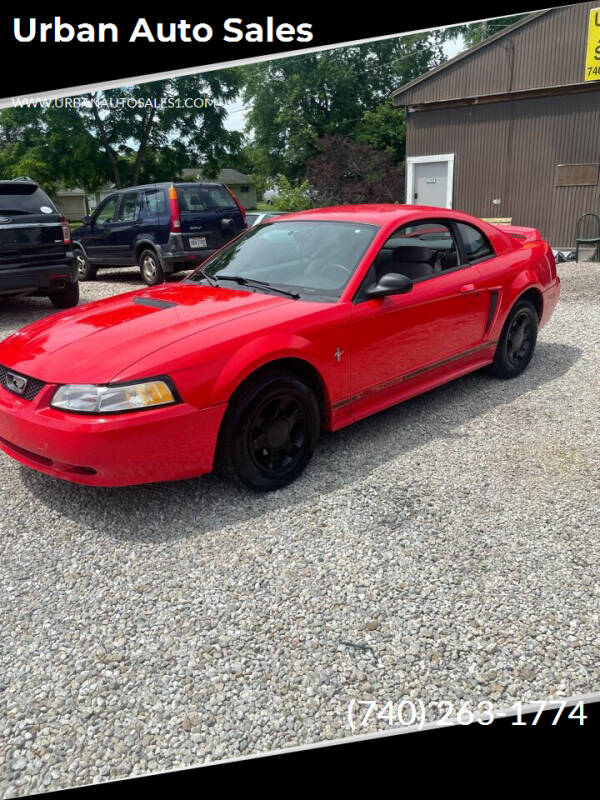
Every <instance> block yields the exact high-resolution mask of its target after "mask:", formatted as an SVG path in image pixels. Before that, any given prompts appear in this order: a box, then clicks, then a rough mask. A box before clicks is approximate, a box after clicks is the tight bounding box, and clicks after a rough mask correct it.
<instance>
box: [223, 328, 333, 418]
mask: <svg viewBox="0 0 600 800" xmlns="http://www.w3.org/2000/svg"><path fill="white" fill-rule="evenodd" d="M313 348H314V345H313V344H312V343H311V342H310V341H309V340H308V339H305V338H304V337H303V336H297V335H295V334H291V333H281V334H265V335H264V336H259V337H258V338H256V339H252V341H250V342H247V343H246V344H245V345H243V346H242V347H241V348H240V349H239V350H236V352H235V353H234V354H233V355H232V356H231V358H230V359H229V360H228V361H227V363H226V364H225V366H224V367H223V369H222V370H221V372H220V373H219V375H218V376H217V378H216V380H215V382H214V384H213V390H212V402H213V403H214V404H217V403H224V402H227V401H228V400H229V398H230V397H231V395H232V394H233V393H234V392H235V390H236V389H237V387H238V386H239V385H240V384H241V383H243V381H245V380H246V378H247V377H248V376H249V375H251V374H252V373H253V372H255V371H256V370H257V369H260V367H264V366H265V365H266V364H268V363H269V362H271V361H277V360H278V359H281V358H297V359H300V360H302V361H305V362H307V363H308V364H310V366H312V367H313V368H314V369H316V370H317V372H318V373H319V374H321V370H320V369H319V363H318V359H317V358H316V357H315V356H314V353H313ZM323 383H324V382H323Z"/></svg>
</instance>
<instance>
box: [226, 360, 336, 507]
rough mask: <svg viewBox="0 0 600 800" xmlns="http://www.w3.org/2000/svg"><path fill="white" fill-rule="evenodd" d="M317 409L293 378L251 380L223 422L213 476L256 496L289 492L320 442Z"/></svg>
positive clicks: (271, 374) (275, 375)
mask: <svg viewBox="0 0 600 800" xmlns="http://www.w3.org/2000/svg"><path fill="white" fill-rule="evenodd" d="M320 428H321V418H320V413H319V403H318V401H317V398H316V397H315V395H314V393H313V392H312V391H311V389H310V388H309V387H308V386H307V385H306V384H305V383H303V382H302V381H301V380H300V379H299V378H298V377H297V376H296V375H295V374H294V373H293V372H288V371H278V370H272V371H271V370H270V371H265V372H262V373H260V374H258V375H256V376H255V377H254V378H250V379H249V380H248V381H247V382H246V383H245V384H243V385H242V387H240V389H238V391H237V392H236V393H235V394H234V396H233V397H232V399H231V401H230V404H229V409H228V410H227V413H226V415H225V419H224V420H223V425H222V428H221V433H220V436H219V444H218V447H217V457H216V468H215V471H216V472H218V473H220V474H221V475H223V476H225V477H228V478H233V479H235V480H238V481H240V482H241V483H243V484H244V485H245V486H248V487H249V488H250V489H253V490H254V491H255V492H268V491H272V490H274V489H280V488H282V487H283V486H287V485H288V484H289V483H292V481H294V480H296V478H297V477H298V476H299V475H300V474H301V473H302V472H303V470H304V468H305V467H306V465H307V464H308V462H309V461H310V459H311V457H312V454H313V453H314V451H315V448H316V446H317V442H318V440H319V432H320Z"/></svg>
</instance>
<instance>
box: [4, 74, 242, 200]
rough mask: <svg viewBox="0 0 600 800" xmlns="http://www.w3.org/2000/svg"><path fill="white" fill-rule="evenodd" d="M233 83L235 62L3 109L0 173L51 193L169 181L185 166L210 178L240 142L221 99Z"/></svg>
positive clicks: (231, 93) (236, 85)
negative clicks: (80, 99) (73, 98)
mask: <svg viewBox="0 0 600 800" xmlns="http://www.w3.org/2000/svg"><path fill="white" fill-rule="evenodd" d="M240 87H241V73H240V71H239V69H238V68H236V69H231V70H227V71H226V72H211V73H209V74H208V75H206V76H203V75H192V76H186V77H183V78H174V79H169V80H166V81H159V82H156V83H151V84H146V85H143V86H130V87H126V88H123V89H111V90H109V91H106V92H104V93H100V92H97V93H94V94H93V95H92V98H93V100H94V101H95V103H94V104H82V105H80V107H79V108H76V107H74V104H73V105H70V106H67V105H65V104H64V103H63V104H61V103H60V102H58V103H56V104H51V105H48V106H47V107H45V108H40V107H37V108H34V107H30V108H27V107H22V108H12V109H5V110H3V111H0V175H1V176H2V177H5V178H11V177H15V176H17V175H23V174H25V175H29V176H30V177H31V178H34V179H35V180H38V181H39V182H40V183H41V184H43V185H44V187H45V188H46V189H47V190H48V191H50V192H54V191H56V189H57V188H58V187H60V186H66V187H69V188H73V187H76V186H77V187H81V188H84V189H86V190H87V191H94V190H96V189H99V188H101V187H102V186H104V185H106V183H109V182H112V183H114V185H115V186H117V187H119V188H120V187H122V186H127V185H132V184H133V185H135V184H139V183H143V182H148V183H149V182H153V181H160V180H169V179H173V178H177V177H179V176H180V174H181V172H182V170H183V169H184V168H185V167H189V166H198V167H199V168H201V170H202V171H203V172H204V174H205V175H206V176H207V177H214V176H216V175H217V173H218V171H219V169H220V168H221V167H222V166H225V164H227V165H228V166H229V163H228V162H229V161H230V158H231V156H232V155H235V154H236V153H238V152H239V150H240V147H241V145H242V140H243V136H242V134H241V133H240V132H239V131H229V130H227V128H226V127H225V124H224V123H225V118H226V110H225V105H224V103H225V102H226V101H229V100H231V99H233V98H234V97H235V96H237V94H238V93H239V91H240ZM207 98H208V99H209V101H210V102H209V103H206V99H207Z"/></svg>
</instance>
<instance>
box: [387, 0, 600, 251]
mask: <svg viewBox="0 0 600 800" xmlns="http://www.w3.org/2000/svg"><path fill="white" fill-rule="evenodd" d="M598 5H599V0H596V2H592V3H577V4H576V5H570V6H563V7H560V8H553V9H549V10H546V11H540V12H537V13H535V14H532V15H530V16H528V17H527V18H526V19H523V20H520V21H519V22H517V23H515V24H514V25H511V26H510V27H508V28H504V29H503V30H501V31H500V32H498V33H497V34H495V35H493V36H490V37H489V38H488V39H485V40H484V41H483V42H480V43H479V44H477V45H475V46H474V47H471V48H470V49H469V50H466V51H465V52H463V53H460V54H459V55H458V56H456V57H455V58H453V59H451V60H450V61H447V62H445V63H444V64H442V65H441V66H439V67H436V68H435V69H433V70H431V71H430V72H428V73H426V74H425V75H422V76H420V77H419V78H416V79H415V80H413V81H411V82H410V83H407V84H405V85H404V86H401V87H400V88H398V89H396V90H395V91H394V92H393V98H394V105H396V106H399V107H404V108H405V109H406V112H407V115H406V155H407V175H406V184H407V202H408V203H418V204H420V205H438V206H445V207H449V208H450V207H452V208H456V209H460V210H462V211H467V212H469V213H471V214H475V215H476V216H479V217H485V218H493V219H505V220H507V221H508V220H509V219H510V220H512V223H513V224H514V225H527V226H533V227H536V228H538V229H539V230H540V231H541V233H542V235H543V236H544V237H545V238H546V239H548V241H550V243H551V244H552V245H553V246H555V247H560V248H563V247H564V248H567V247H571V246H573V245H574V239H575V223H576V219H577V217H578V216H579V215H581V214H583V213H585V212H588V211H593V212H595V213H597V214H600V184H599V181H598V178H599V169H600V48H599V50H598V51H597V52H598V57H597V58H596V63H597V64H598V65H599V68H598V70H597V71H596V74H592V75H591V77H592V78H594V79H592V80H590V79H589V78H590V72H589V71H587V70H586V63H588V64H589V60H590V57H591V58H592V59H593V58H595V55H594V49H593V47H592V45H593V44H594V42H592V39H591V38H590V42H591V45H590V47H591V49H590V50H589V52H588V32H589V31H591V29H592V26H593V25H594V24H596V23H597V28H598V31H599V32H600V7H598ZM593 9H597V14H596V13H595V12H593V13H590V12H592V10H593ZM591 35H592V34H591V32H590V37H591ZM598 41H600V39H599V40H598ZM586 72H587V75H588V79H587V80H586Z"/></svg>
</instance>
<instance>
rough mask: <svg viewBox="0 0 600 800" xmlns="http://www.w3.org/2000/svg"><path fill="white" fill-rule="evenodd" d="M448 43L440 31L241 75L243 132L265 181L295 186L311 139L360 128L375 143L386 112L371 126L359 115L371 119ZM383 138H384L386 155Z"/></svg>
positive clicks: (313, 143)
mask: <svg viewBox="0 0 600 800" xmlns="http://www.w3.org/2000/svg"><path fill="white" fill-rule="evenodd" d="M448 38H450V33H449V32H448V31H434V32H432V33H426V34H414V35H410V36H402V37H398V38H396V39H388V40H385V41H383V42H373V43H368V44H364V45H355V46H349V47H340V48H336V49H334V50H327V51H324V52H321V53H307V54H304V55H298V56H295V57H294V58H285V59H277V60H274V61H269V62H265V63H259V64H252V65H249V66H246V67H244V68H243V71H244V72H243V74H244V91H243V98H244V102H245V103H246V104H249V105H251V108H250V111H249V113H248V127H249V130H251V131H252V134H253V141H254V144H255V145H256V146H257V147H258V148H261V149H262V150H263V152H264V153H265V155H266V158H267V162H268V174H269V175H278V174H285V175H286V176H288V177H289V178H290V179H297V178H300V177H301V176H302V175H303V173H304V170H305V166H306V163H307V162H308V161H309V159H311V158H313V157H314V156H315V155H316V153H317V152H318V149H317V142H318V141H319V139H321V138H323V137H325V136H329V135H332V134H335V135H342V136H345V137H353V136H354V135H355V131H356V130H357V127H358V128H359V129H360V127H361V122H362V125H363V136H365V137H367V139H368V138H369V136H370V135H373V136H374V139H375V140H376V139H377V136H375V135H374V130H373V128H374V127H377V124H376V123H377V122H379V123H381V122H383V121H384V119H387V123H388V125H386V126H384V127H389V122H390V121H391V119H390V117H391V115H390V111H391V113H394V111H393V109H384V110H382V111H380V112H378V114H377V118H376V120H373V119H370V118H367V119H366V120H364V114H365V112H376V111H377V109H378V107H379V106H380V105H381V104H382V103H383V102H384V100H385V99H386V98H387V97H388V96H389V94H390V92H391V91H392V89H394V88H395V87H396V86H399V85H401V84H402V83H405V82H406V81H409V80H411V79H412V78H414V77H416V76H418V75H421V74H422V73H423V72H425V71H427V70H428V69H431V68H432V67H434V66H436V65H437V64H439V63H441V62H442V61H443V60H444V53H443V48H442V45H443V43H444V42H445V41H446V40H447V39H448ZM386 115H389V116H386ZM395 125H396V123H394V126H395ZM389 136H390V132H389V130H388V131H387V132H386V134H385V135H384V136H383V139H384V140H386V141H387V142H388V143H387V144H386V147H388V146H389ZM398 157H399V154H396V158H398Z"/></svg>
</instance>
